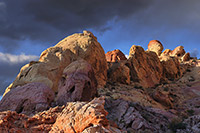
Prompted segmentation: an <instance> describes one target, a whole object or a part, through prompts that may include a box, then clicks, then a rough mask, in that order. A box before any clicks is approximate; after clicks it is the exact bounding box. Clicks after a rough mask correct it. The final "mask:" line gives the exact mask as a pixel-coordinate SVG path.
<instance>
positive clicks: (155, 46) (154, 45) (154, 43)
mask: <svg viewBox="0 0 200 133" xmlns="http://www.w3.org/2000/svg"><path fill="white" fill-rule="evenodd" d="M163 49H164V48H163V45H162V44H161V42H160V41H158V40H151V41H150V42H149V44H148V50H149V51H153V52H155V53H156V54H157V55H158V56H160V54H161V53H162V51H163Z"/></svg>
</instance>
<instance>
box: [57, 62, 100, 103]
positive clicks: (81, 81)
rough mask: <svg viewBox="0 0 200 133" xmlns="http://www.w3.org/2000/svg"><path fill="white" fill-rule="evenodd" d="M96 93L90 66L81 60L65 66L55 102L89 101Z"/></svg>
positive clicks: (95, 82)
mask: <svg viewBox="0 0 200 133" xmlns="http://www.w3.org/2000/svg"><path fill="white" fill-rule="evenodd" d="M96 93H97V81H96V78H95V76H94V71H93V68H92V66H91V65H90V64H89V63H87V62H86V61H85V60H83V59H81V60H78V61H75V62H72V63H71V64H70V65H69V66H67V67H66V68H65V69H64V71H63V75H62V78H61V80H60V82H59V89H58V95H57V98H56V102H57V104H58V105H64V104H66V102H72V101H89V100H91V99H93V98H94V97H95V95H96Z"/></svg>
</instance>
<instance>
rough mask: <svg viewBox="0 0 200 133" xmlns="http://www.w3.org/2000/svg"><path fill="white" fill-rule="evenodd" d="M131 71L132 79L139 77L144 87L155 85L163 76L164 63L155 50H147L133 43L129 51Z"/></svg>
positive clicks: (138, 79) (138, 80)
mask: <svg viewBox="0 0 200 133" xmlns="http://www.w3.org/2000/svg"><path fill="white" fill-rule="evenodd" d="M129 62H130V64H131V66H130V71H132V73H133V74H135V75H131V76H132V77H131V78H132V79H135V77H137V80H136V82H139V83H140V84H141V86H143V87H144V88H149V87H154V86H155V85H156V84H159V83H160V80H161V78H162V71H163V68H162V65H161V63H160V60H159V58H158V56H157V54H156V53H155V52H151V51H147V52H145V51H144V49H143V48H142V47H140V46H136V45H133V46H132V47H131V49H130V52H129Z"/></svg>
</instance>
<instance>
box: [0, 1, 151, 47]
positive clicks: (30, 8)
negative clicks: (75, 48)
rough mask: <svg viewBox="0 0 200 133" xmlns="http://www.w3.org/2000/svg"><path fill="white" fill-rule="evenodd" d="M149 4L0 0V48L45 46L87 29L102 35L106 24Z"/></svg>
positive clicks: (142, 2)
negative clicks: (37, 43) (23, 44)
mask: <svg viewBox="0 0 200 133" xmlns="http://www.w3.org/2000/svg"><path fill="white" fill-rule="evenodd" d="M151 1H152V0H148V1H146V0H70V1H68V0H59V1H55V0H20V1H13V0H1V4H0V12H2V13H0V14H1V15H0V19H1V20H0V22H1V21H2V22H1V25H0V40H1V41H0V46H2V47H9V48H7V49H8V50H12V46H13V45H15V47H17V46H18V45H19V42H18V41H19V40H24V39H30V40H39V41H41V42H45V43H44V44H48V43H55V42H57V41H58V40H59V39H60V38H61V37H64V36H66V35H68V34H71V33H73V32H79V31H80V30H83V29H87V28H96V29H98V30H102V31H104V30H105V29H109V27H106V26H105V24H106V23H107V21H109V20H112V19H113V18H118V19H124V18H128V17H129V16H130V15H132V14H134V13H136V12H137V11H139V10H142V9H144V8H146V7H147V6H148V5H149V4H150V3H151ZM1 5H2V6H1ZM1 10H2V11H1ZM3 20H4V21H3ZM10 40H12V42H10ZM13 42H14V43H13Z"/></svg>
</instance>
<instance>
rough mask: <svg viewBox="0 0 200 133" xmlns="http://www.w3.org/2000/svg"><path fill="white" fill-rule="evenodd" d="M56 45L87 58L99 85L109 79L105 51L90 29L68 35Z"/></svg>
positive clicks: (102, 84)
mask: <svg viewBox="0 0 200 133" xmlns="http://www.w3.org/2000/svg"><path fill="white" fill-rule="evenodd" d="M55 47H59V48H62V49H63V50H64V51H65V50H70V51H71V52H72V53H73V54H74V55H75V56H77V57H79V58H82V59H84V60H86V61H87V62H88V63H89V64H91V65H92V67H93V69H94V73H95V77H96V79H97V82H98V85H99V86H104V85H105V83H106V80H107V62H106V57H105V52H104V50H103V48H102V47H101V44H100V43H99V42H98V41H97V38H96V37H95V36H94V35H93V34H92V33H91V32H89V31H83V33H79V34H73V35H71V36H68V37H66V38H65V39H63V40H62V41H60V42H59V43H58V44H56V45H55Z"/></svg>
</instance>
